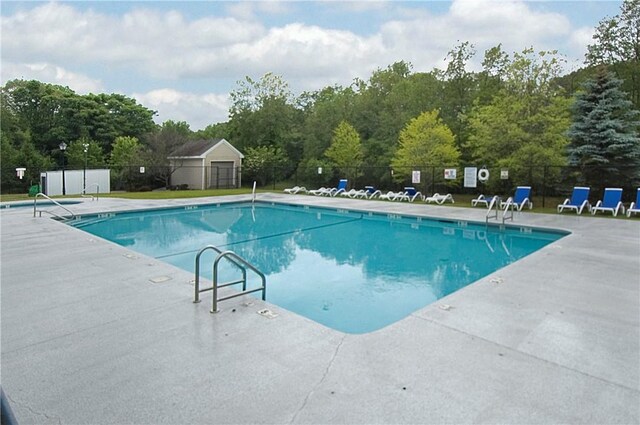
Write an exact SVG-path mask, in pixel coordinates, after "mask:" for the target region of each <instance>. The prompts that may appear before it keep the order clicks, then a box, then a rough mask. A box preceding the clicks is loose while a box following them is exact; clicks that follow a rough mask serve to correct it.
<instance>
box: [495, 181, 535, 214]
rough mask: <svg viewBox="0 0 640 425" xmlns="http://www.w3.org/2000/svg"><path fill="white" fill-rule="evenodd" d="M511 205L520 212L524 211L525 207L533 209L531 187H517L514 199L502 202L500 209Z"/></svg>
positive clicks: (510, 198)
mask: <svg viewBox="0 0 640 425" xmlns="http://www.w3.org/2000/svg"><path fill="white" fill-rule="evenodd" d="M511 205H513V206H514V207H515V209H516V210H518V211H522V208H523V207H524V206H525V205H528V206H529V209H531V208H533V202H531V186H518V187H516V193H515V194H514V195H513V197H511V196H510V197H509V198H507V200H506V201H504V202H500V208H505V207H507V206H509V207H510V206H511Z"/></svg>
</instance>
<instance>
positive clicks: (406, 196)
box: [396, 186, 424, 202]
mask: <svg viewBox="0 0 640 425" xmlns="http://www.w3.org/2000/svg"><path fill="white" fill-rule="evenodd" d="M416 198H420V199H424V196H422V193H420V192H419V191H417V190H416V188H415V187H413V186H407V187H405V188H404V192H402V194H401V195H400V196H398V197H397V198H396V200H398V201H409V202H413V201H415V200H416Z"/></svg>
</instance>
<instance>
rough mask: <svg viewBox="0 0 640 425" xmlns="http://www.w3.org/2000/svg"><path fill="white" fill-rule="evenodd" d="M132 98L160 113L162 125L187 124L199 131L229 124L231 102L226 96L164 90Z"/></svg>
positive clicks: (133, 95)
mask: <svg viewBox="0 0 640 425" xmlns="http://www.w3.org/2000/svg"><path fill="white" fill-rule="evenodd" d="M131 96H132V97H133V98H135V99H136V100H138V102H140V103H141V104H142V105H144V106H146V107H147V108H149V109H153V110H157V111H158V115H157V116H156V117H155V120H156V122H157V123H158V124H161V123H163V122H165V121H167V120H173V121H186V122H187V123H189V125H190V126H191V129H192V130H194V131H195V130H201V129H203V128H205V127H206V126H208V125H210V124H213V123H217V122H225V121H227V120H228V111H229V104H230V100H229V96H228V95H226V94H224V95H221V94H215V93H206V94H196V93H186V92H180V91H178V90H174V89H170V88H163V89H157V90H152V91H150V92H147V93H133V94H132V95H131Z"/></svg>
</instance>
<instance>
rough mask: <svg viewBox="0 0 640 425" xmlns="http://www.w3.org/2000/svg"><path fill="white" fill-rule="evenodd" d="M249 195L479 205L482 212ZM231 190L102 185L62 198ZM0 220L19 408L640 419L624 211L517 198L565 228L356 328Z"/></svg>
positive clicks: (24, 215)
mask: <svg viewBox="0 0 640 425" xmlns="http://www.w3.org/2000/svg"><path fill="white" fill-rule="evenodd" d="M258 199H259V200H260V201H266V202H270V201H273V202H282V203H293V204H296V205H303V204H306V205H311V206H322V207H329V208H345V209H350V210H360V209H365V211H369V210H373V211H376V212H382V213H390V214H394V213H398V214H402V215H417V216H421V215H425V216H438V217H442V216H443V215H444V216H445V217H447V218H453V219H456V220H458V219H460V220H467V221H476V222H483V221H484V214H485V211H486V210H482V209H480V208H478V209H471V208H455V207H453V208H452V207H448V206H432V205H426V204H422V203H420V204H415V203H414V204H409V203H392V202H383V201H366V200H351V199H347V198H326V197H313V196H305V195H279V194H259V195H258ZM243 200H244V201H246V200H250V196H249V195H236V196H228V197H224V198H197V199H179V200H178V199H174V200H165V201H132V200H125V199H115V198H101V199H100V200H99V201H96V202H92V201H89V200H86V199H83V200H82V201H84V202H82V204H79V205H78V204H76V205H74V206H73V208H72V209H73V210H74V212H76V210H77V211H78V212H79V213H83V212H85V213H89V212H92V211H93V212H97V211H122V210H123V209H126V208H131V209H138V208H142V207H156V206H166V207H171V206H181V205H191V204H205V203H217V202H219V201H230V202H234V201H243ZM0 220H1V221H2V234H1V236H2V241H1V248H2V253H1V255H2V288H1V289H2V386H3V388H4V390H5V392H6V393H7V395H8V397H9V399H10V402H11V403H12V406H13V407H14V413H16V416H17V419H18V421H19V422H20V423H22V422H23V421H24V422H25V423H28V422H43V423H48V422H61V423H85V422H93V423H122V422H130V423H160V422H165V423H178V422H179V423H201V422H202V423H205V422H212V421H215V422H221V423H258V422H268V423H425V422H438V423H440V422H459V423H463V422H464V423H471V422H474V423H475V422H529V423H530V422H573V423H576V422H577V423H602V422H623V423H637V422H638V421H639V420H640V413H639V411H638V401H640V385H639V384H638V380H639V377H638V375H639V370H640V360H638V359H639V358H640V348H639V345H640V324H639V321H640V320H639V317H640V308H639V306H640V301H639V300H640V297H639V294H640V291H639V286H640V282H638V275H639V274H638V273H639V272H640V222H639V221H637V220H628V221H627V220H608V219H604V218H598V217H596V218H594V217H579V216H575V215H558V216H554V215H547V214H532V213H527V212H522V213H519V214H517V216H516V220H515V222H516V225H520V224H522V225H526V226H533V227H540V228H555V229H562V230H566V231H570V232H571V234H570V235H568V236H567V237H565V238H562V239H560V241H556V242H554V243H552V244H551V246H548V247H546V248H543V250H541V251H539V252H537V253H534V254H532V255H530V256H528V257H526V258H525V259H523V260H520V261H518V262H517V263H514V264H512V265H510V266H508V267H506V268H504V269H501V270H498V271H497V272H495V273H493V274H491V275H489V276H487V277H485V278H483V279H481V280H479V281H477V282H475V283H473V284H471V285H469V286H467V287H466V288H463V289H462V290H460V291H457V292H456V293H454V294H451V295H449V296H448V297H446V298H443V299H442V300H440V302H438V303H436V304H435V305H433V304H432V305H430V306H427V307H425V308H423V309H421V310H419V311H417V312H416V313H414V314H412V315H410V316H409V317H408V318H406V319H404V320H402V321H400V322H398V323H396V324H393V325H390V326H388V327H386V328H383V329H381V330H379V331H376V332H372V333H370V334H363V335H350V334H343V333H340V332H338V331H334V330H331V329H328V328H325V327H324V326H322V325H319V324H317V323H315V322H312V321H310V320H308V319H305V318H303V317H300V316H298V315H295V314H293V313H289V312H287V311H285V310H282V309H280V308H278V307H276V306H273V305H270V304H268V303H262V302H260V301H256V302H254V303H253V304H250V305H247V303H246V300H243V299H242V298H240V299H238V300H237V301H228V303H229V304H228V305H225V307H224V311H223V312H221V313H219V314H216V315H212V314H210V313H209V312H208V307H209V305H208V303H207V302H206V301H207V298H205V302H203V303H201V304H193V303H191V297H192V286H190V284H189V282H190V280H191V279H192V276H190V275H189V274H188V273H186V272H184V271H182V270H180V269H176V268H174V267H172V266H170V265H168V264H165V263H161V262H160V261H157V260H155V259H152V258H148V257H145V256H143V255H140V254H137V253H136V254H135V255H134V254H131V251H129V250H127V249H126V248H123V247H120V246H117V245H115V244H112V243H110V242H106V241H103V240H99V239H97V238H90V237H87V235H86V233H84V232H81V231H79V230H78V229H72V228H70V227H69V226H66V225H64V224H62V223H58V222H56V221H55V220H51V219H48V218H45V217H42V218H33V217H32V214H31V213H30V212H29V211H28V210H25V209H22V210H21V209H19V208H16V209H11V208H9V209H6V210H3V211H2V216H0ZM61 248H63V249H64V251H63V249H61ZM132 257H133V258H132ZM35 259H37V261H36V260H35ZM31 260H33V261H31ZM36 265H37V266H36ZM155 277H168V278H169V280H166V281H163V282H162V283H153V282H151V281H150V279H153V278H155ZM578 284H579V287H576V285H578ZM43 291H44V292H46V293H44V294H43ZM263 308H269V309H271V310H272V311H274V312H275V313H276V314H277V315H278V316H277V317H276V318H274V319H269V318H265V317H263V316H260V315H258V314H256V312H257V311H258V310H260V309H263ZM234 310H235V311H234ZM184 359H189V360H184ZM256 365H259V367H258V366H256Z"/></svg>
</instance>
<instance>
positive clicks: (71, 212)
mask: <svg viewBox="0 0 640 425" xmlns="http://www.w3.org/2000/svg"><path fill="white" fill-rule="evenodd" d="M39 197H40V198H45V199H48V200H49V201H51V202H52V203H54V204H56V205H57V206H59V207H60V208H62V209H63V210H65V211H66V212H68V213H69V214H71V218H76V215H75V214H74V213H73V211H71V210H70V209H69V208H66V207H65V206H64V205H62V204H61V203H60V202H58V201H56V200H55V199H51V198H50V197H48V196H47V195H45V194H44V193H42V192H40V193H38V194H36V196H35V198H33V216H34V217H35V216H36V213H40V215H39V216H40V217H42V213H43V212H44V213H47V214H51V215H52V216H54V217H56V218H59V219H60V220H68V217H63V216H61V215H58V214H56V213H54V212H51V211H48V210H39V209H38V198H39Z"/></svg>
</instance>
